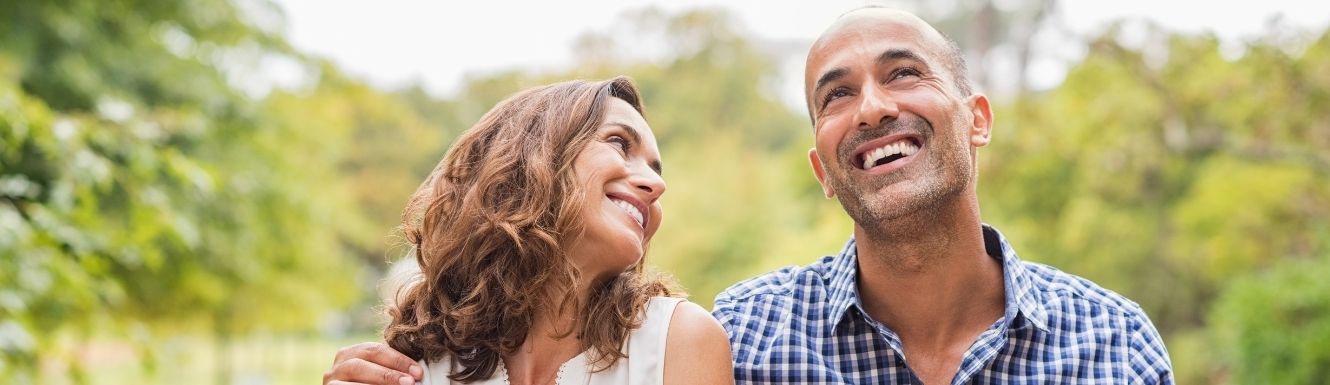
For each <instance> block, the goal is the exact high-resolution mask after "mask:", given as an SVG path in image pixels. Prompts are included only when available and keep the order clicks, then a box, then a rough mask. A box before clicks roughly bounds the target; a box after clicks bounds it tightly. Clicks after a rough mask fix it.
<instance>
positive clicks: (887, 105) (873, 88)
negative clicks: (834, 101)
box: [855, 83, 900, 130]
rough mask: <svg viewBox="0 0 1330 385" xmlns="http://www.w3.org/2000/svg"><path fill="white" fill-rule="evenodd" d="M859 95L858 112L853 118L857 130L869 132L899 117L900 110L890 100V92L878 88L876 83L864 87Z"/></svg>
mask: <svg viewBox="0 0 1330 385" xmlns="http://www.w3.org/2000/svg"><path fill="white" fill-rule="evenodd" d="M860 95H863V97H861V98H860V99H859V112H858V114H857V116H855V119H857V120H858V123H859V124H858V127H859V129H864V130H871V129H874V128H877V127H881V126H882V125H883V124H885V123H887V122H889V121H892V120H895V119H896V116H898V115H900V110H899V108H898V107H897V106H896V102H895V101H894V100H892V98H891V94H890V92H888V91H886V90H883V89H882V88H881V87H878V86H877V84H876V83H872V84H869V85H867V86H864V90H863V92H861V93H860Z"/></svg>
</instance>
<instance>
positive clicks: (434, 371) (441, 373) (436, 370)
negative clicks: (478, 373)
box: [416, 355, 507, 385]
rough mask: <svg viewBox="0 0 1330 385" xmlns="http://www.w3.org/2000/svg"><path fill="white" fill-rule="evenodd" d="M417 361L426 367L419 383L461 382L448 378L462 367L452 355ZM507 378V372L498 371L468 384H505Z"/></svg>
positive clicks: (420, 384) (438, 384) (452, 384)
mask: <svg viewBox="0 0 1330 385" xmlns="http://www.w3.org/2000/svg"><path fill="white" fill-rule="evenodd" d="M416 363H417V364H420V367H421V368H423V369H425V375H424V376H422V377H423V378H422V379H421V380H420V382H418V383H417V384H418V385H454V384H461V382H456V381H453V380H452V379H451V378H448V376H451V375H453V373H457V372H458V371H459V370H461V369H462V367H461V365H460V364H458V363H457V360H454V359H453V358H452V356H451V355H444V356H442V357H439V358H438V359H434V360H429V361H426V360H417V361H416ZM506 380H507V375H506V374H505V373H503V372H499V371H496V372H495V373H494V375H493V376H491V377H490V378H489V379H485V380H480V381H479V382H472V383H469V384H468V385H491V384H503V383H505V382H506Z"/></svg>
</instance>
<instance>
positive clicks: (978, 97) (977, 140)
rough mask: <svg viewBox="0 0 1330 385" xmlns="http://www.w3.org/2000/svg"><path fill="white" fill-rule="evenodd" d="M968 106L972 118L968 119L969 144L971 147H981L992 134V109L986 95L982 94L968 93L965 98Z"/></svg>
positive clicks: (986, 143)
mask: <svg viewBox="0 0 1330 385" xmlns="http://www.w3.org/2000/svg"><path fill="white" fill-rule="evenodd" d="M967 104H968V106H969V107H970V115H971V116H974V119H973V120H972V121H970V145H971V146H973V147H983V146H985V145H988V142H989V140H990V139H992V138H991V136H992V134H993V110H992V108H991V107H989V105H988V97H987V96H984V94H974V95H970V97H969V98H968V99H967Z"/></svg>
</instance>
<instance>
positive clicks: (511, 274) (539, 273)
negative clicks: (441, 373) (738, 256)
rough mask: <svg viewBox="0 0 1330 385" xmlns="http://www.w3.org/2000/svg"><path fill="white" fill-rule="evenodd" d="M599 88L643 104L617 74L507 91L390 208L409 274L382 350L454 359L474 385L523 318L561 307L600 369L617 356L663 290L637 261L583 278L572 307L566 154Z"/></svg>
mask: <svg viewBox="0 0 1330 385" xmlns="http://www.w3.org/2000/svg"><path fill="white" fill-rule="evenodd" d="M610 98H618V99H622V100H624V101H626V102H628V104H630V105H632V106H633V108H634V109H636V110H637V111H638V112H639V113H640V112H642V104H641V100H640V98H639V96H638V92H637V89H636V87H635V86H634V85H633V83H632V81H631V80H629V79H628V78H625V77H617V78H613V79H609V80H604V81H597V82H591V81H569V82H563V83H557V84H552V85H548V86H543V87H537V88H532V89H528V90H525V91H522V92H519V93H517V94H515V95H513V96H511V97H509V98H508V99H506V100H504V101H502V102H500V103H499V104H498V105H496V106H495V107H494V109H492V110H490V111H489V112H488V113H486V114H485V116H484V117H482V118H481V119H480V121H479V122H477V123H476V125H475V126H473V127H471V129H470V130H468V131H466V132H465V133H464V134H462V136H461V137H460V138H458V139H457V142H456V143H455V144H453V146H452V148H451V149H449V151H448V153H447V155H445V156H444V158H443V160H442V161H440V162H439V164H438V165H437V166H435V168H434V171H433V172H431V173H430V175H429V177H428V178H426V179H425V182H424V183H422V184H421V186H420V188H419V189H417V190H416V192H415V193H414V194H413V195H412V196H411V200H410V202H409V203H408V204H407V206H406V209H405V210H403V212H402V225H401V230H402V231H403V233H404V235H405V237H406V240H407V241H408V242H410V244H411V246H412V248H413V250H414V254H415V257H416V262H417V263H418V264H419V265H420V270H421V277H420V279H419V280H418V281H417V282H414V283H413V284H410V285H407V286H405V287H403V288H401V289H400V290H401V292H400V293H399V295H397V296H396V297H397V303H396V304H395V305H394V306H390V307H389V309H388V311H389V314H390V316H391V321H389V324H388V326H387V327H386V328H385V330H384V332H383V334H384V339H385V340H386V341H387V342H388V345H389V346H391V347H392V348H393V349H396V350H398V351H400V352H402V353H404V354H406V355H407V356H410V357H411V358H413V359H418V360H419V359H423V360H426V361H434V360H438V359H441V358H442V357H444V356H447V355H451V356H453V357H454V358H455V359H456V361H457V362H458V363H459V364H460V365H461V368H460V369H459V371H457V372H456V373H453V374H452V375H451V376H450V377H451V378H452V379H453V380H456V381H462V382H472V381H477V380H482V379H486V378H489V377H491V376H493V374H494V371H495V370H496V368H497V367H498V364H499V363H500V360H501V357H502V356H503V355H506V354H509V353H512V352H514V351H515V350H516V349H518V348H519V347H520V346H521V345H522V343H523V342H524V341H525V340H526V338H527V337H528V334H529V333H530V331H531V327H532V320H533V319H534V316H535V315H537V314H553V313H555V312H560V311H563V310H572V311H574V312H575V314H577V318H578V319H579V320H582V321H583V322H581V323H580V324H578V328H579V329H578V330H577V332H578V337H580V338H581V340H582V343H583V347H584V348H585V349H587V350H588V353H589V354H590V356H589V357H590V358H591V361H592V362H593V363H594V366H595V367H596V368H598V370H603V369H605V368H608V367H609V366H612V365H613V364H614V363H615V362H617V361H618V360H619V359H620V358H623V357H626V355H625V354H624V353H623V351H622V347H623V346H624V341H625V340H626V339H627V338H628V335H629V333H630V332H631V331H632V329H634V328H636V327H638V326H640V324H641V320H640V319H639V314H640V313H641V309H642V308H643V306H645V304H646V302H647V300H648V299H650V298H651V297H652V296H658V295H672V293H671V290H670V289H669V287H670V286H671V285H670V283H669V282H667V280H666V279H664V278H661V277H658V276H654V275H652V276H647V275H646V274H645V273H644V271H643V266H642V263H641V262H640V261H639V262H638V263H637V264H636V265H634V266H633V267H631V268H630V269H628V270H627V271H624V272H623V273H620V274H618V275H617V276H615V277H613V278H611V279H608V280H604V281H601V282H595V283H593V285H594V287H592V288H589V291H590V295H589V296H588V297H587V302H586V303H581V300H580V298H579V296H578V293H579V292H581V291H582V290H581V288H576V287H574V286H575V285H577V282H579V278H580V275H579V274H580V272H578V271H577V269H576V268H575V267H574V266H573V265H572V264H570V263H569V262H568V260H567V255H566V254H565V250H566V247H567V244H566V242H567V241H568V240H572V239H576V238H577V237H578V235H579V234H581V232H582V230H583V226H582V225H583V224H582V212H581V208H582V207H584V202H583V201H584V199H583V191H582V186H579V185H578V181H576V180H574V179H573V173H572V164H573V160H574V159H576V157H577V156H578V154H579V153H581V152H582V149H584V148H585V147H586V146H587V145H588V143H589V142H590V141H591V140H592V136H593V134H594V133H595V132H596V130H597V129H598V127H599V126H600V125H601V124H602V120H603V119H604V115H605V111H606V109H607V108H608V106H609V102H610ZM550 292H553V293H566V294H565V295H564V296H563V298H555V299H551V298H549V295H546V294H544V293H550ZM592 320H594V322H593V321H592Z"/></svg>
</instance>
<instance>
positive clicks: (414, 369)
mask: <svg viewBox="0 0 1330 385" xmlns="http://www.w3.org/2000/svg"><path fill="white" fill-rule="evenodd" d="M351 358H360V359H363V360H366V361H369V362H373V363H375V364H378V365H379V366H383V367H385V368H388V369H393V370H396V371H399V372H402V373H405V374H408V375H410V376H411V377H412V378H414V379H420V378H421V377H422V376H423V375H424V374H425V373H424V370H423V369H421V367H420V365H418V364H416V362H415V361H414V360H412V359H411V358H410V357H407V356H406V355H405V354H402V353H400V352H398V351H396V350H393V348H390V347H388V345H387V344H384V343H382V342H364V343H359V344H355V345H351V346H348V347H346V348H342V350H340V351H338V352H337V358H336V359H335V360H334V362H333V363H334V364H336V363H337V362H340V361H344V360H347V359H351Z"/></svg>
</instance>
